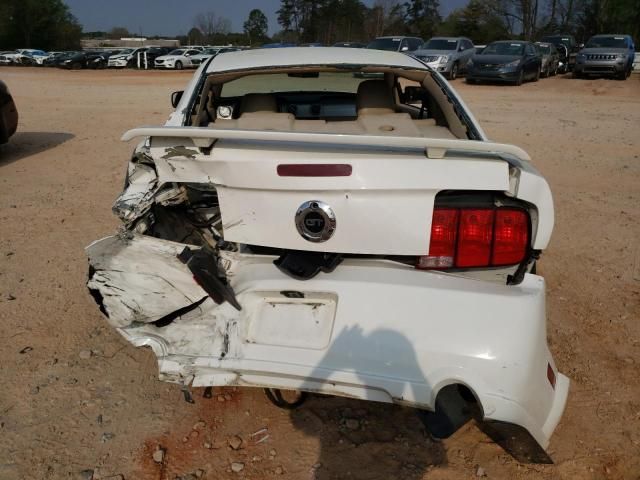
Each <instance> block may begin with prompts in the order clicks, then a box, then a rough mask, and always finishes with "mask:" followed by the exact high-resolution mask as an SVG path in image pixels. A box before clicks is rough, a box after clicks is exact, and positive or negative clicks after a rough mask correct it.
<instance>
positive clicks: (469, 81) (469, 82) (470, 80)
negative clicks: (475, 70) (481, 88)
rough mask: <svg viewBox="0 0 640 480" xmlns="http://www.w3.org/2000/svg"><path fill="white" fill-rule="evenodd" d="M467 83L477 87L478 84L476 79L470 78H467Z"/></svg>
mask: <svg viewBox="0 0 640 480" xmlns="http://www.w3.org/2000/svg"><path fill="white" fill-rule="evenodd" d="M466 82H467V83H468V84H469V85H475V84H476V80H475V79H474V78H468V77H467V79H466Z"/></svg>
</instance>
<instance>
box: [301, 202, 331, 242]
mask: <svg viewBox="0 0 640 480" xmlns="http://www.w3.org/2000/svg"><path fill="white" fill-rule="evenodd" d="M295 220H296V228H297V229H298V233H300V235H302V237H303V238H305V239H306V240H309V241H310V242H326V241H327V240H329V239H330V238H331V236H332V235H333V232H335V230H336V216H335V214H334V213H333V210H332V209H331V207H330V206H329V205H327V204H326V203H324V202H321V201H319V200H310V201H308V202H304V203H303V204H302V205H300V207H299V208H298V211H297V212H296V218H295Z"/></svg>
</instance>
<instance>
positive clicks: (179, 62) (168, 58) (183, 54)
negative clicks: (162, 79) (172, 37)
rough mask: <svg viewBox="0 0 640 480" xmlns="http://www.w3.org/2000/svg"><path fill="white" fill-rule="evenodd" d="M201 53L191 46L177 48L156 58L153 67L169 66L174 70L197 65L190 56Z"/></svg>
mask: <svg viewBox="0 0 640 480" xmlns="http://www.w3.org/2000/svg"><path fill="white" fill-rule="evenodd" d="M201 53H202V52H201V51H200V50H196V49H193V48H178V49H176V50H173V51H171V52H169V53H168V54H167V55H162V56H160V57H158V58H156V60H155V62H154V66H155V68H171V69H175V70H182V69H183V68H195V67H196V66H197V65H196V64H194V63H193V62H192V61H191V57H192V56H193V55H199V54H201ZM198 64H199V63H198Z"/></svg>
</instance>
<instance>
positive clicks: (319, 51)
mask: <svg viewBox="0 0 640 480" xmlns="http://www.w3.org/2000/svg"><path fill="white" fill-rule="evenodd" d="M345 64H346V65H379V66H393V67H401V68H417V69H420V70H425V69H426V68H425V66H424V64H423V63H421V62H419V61H418V60H416V59H414V58H413V57H410V56H408V55H405V54H403V53H398V52H388V51H385V50H372V49H364V48H340V47H316V48H314V49H312V50H310V49H309V48H307V47H284V48H278V49H274V50H271V49H258V50H241V51H239V52H228V53H225V54H224V55H219V56H217V57H214V59H213V61H212V62H211V63H210V64H209V66H208V67H207V72H208V73H215V72H225V71H232V70H248V69H253V68H265V67H302V66H305V65H327V66H331V65H345Z"/></svg>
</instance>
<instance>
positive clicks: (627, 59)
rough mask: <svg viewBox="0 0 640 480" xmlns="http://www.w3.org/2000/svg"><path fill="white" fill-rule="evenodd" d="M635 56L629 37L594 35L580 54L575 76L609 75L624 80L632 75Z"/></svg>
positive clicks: (574, 71)
mask: <svg viewBox="0 0 640 480" xmlns="http://www.w3.org/2000/svg"><path fill="white" fill-rule="evenodd" d="M635 55H636V48H635V45H634V44H633V39H632V38H631V36H629V35H594V36H593V37H591V38H590V39H589V41H588V42H587V44H586V45H585V47H584V48H583V49H582V50H580V52H579V53H578V55H577V57H576V66H575V68H574V70H573V76H574V77H582V76H585V75H609V76H615V77H617V78H618V79H620V80H624V79H626V78H627V77H628V76H629V75H631V71H632V70H633V61H634V59H635Z"/></svg>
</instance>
